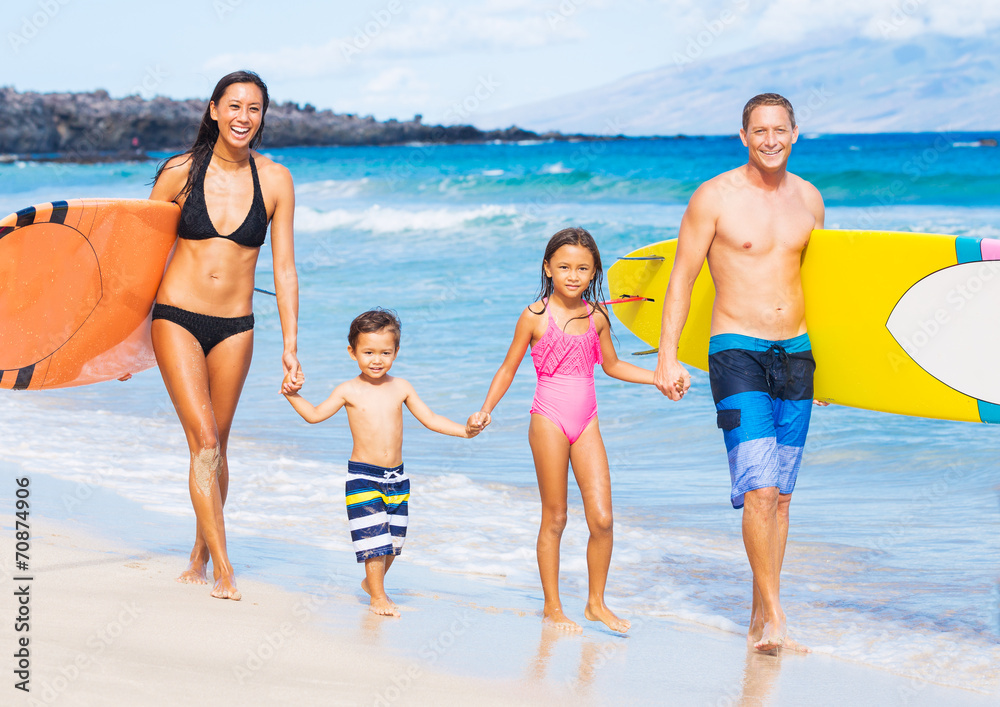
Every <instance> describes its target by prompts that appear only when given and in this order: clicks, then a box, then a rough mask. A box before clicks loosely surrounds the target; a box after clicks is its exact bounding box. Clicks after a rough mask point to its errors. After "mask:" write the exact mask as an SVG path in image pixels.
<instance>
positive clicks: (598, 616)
mask: <svg viewBox="0 0 1000 707" xmlns="http://www.w3.org/2000/svg"><path fill="white" fill-rule="evenodd" d="M583 615H584V616H586V617H587V619H588V620H590V621H600V622H601V623H603V624H604V625H605V626H607V627H608V628H610V629H611V630H612V631H618V632H619V633H625V632H626V631H628V630H629V628H631V626H632V624H631V622H629V621H628V620H626V619H620V618H618V617H617V616H616V615H615V613H614V612H613V611H611V609H609V608H608V607H607V606H606V605H604V604H602V605H600V606H595V607H591V605H590V604H587V608H586V609H584V610H583Z"/></svg>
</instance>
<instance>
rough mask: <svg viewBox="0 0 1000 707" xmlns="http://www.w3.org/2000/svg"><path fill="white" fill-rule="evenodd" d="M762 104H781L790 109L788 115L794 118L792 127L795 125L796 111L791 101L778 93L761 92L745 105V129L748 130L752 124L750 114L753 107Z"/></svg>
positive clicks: (787, 109)
mask: <svg viewBox="0 0 1000 707" xmlns="http://www.w3.org/2000/svg"><path fill="white" fill-rule="evenodd" d="M760 106H781V107H782V108H784V109H785V110H786V111H788V117H789V118H791V120H792V127H793V128H794V127H795V111H794V110H792V104H791V102H789V100H788V99H787V98H785V97H784V96H782V95H781V94H778V93H761V94H758V95H756V96H754V97H753V98H751V99H750V100H749V101H747V104H746V105H745V106H743V130H746V129H747V128H748V127H749V125H750V114H751V113H753V109H754V108H759V107H760Z"/></svg>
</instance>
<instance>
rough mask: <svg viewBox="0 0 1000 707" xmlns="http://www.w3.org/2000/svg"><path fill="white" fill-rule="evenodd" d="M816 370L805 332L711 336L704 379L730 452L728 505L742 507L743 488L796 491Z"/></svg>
mask: <svg viewBox="0 0 1000 707" xmlns="http://www.w3.org/2000/svg"><path fill="white" fill-rule="evenodd" d="M815 371H816V362H815V361H814V360H813V356H812V350H811V344H810V343H809V335H808V334H802V335H801V336H797V337H795V338H794V339H783V340H780V341H769V340H767V339H755V338H753V337H750V336H744V335H742V334H719V335H716V336H713V337H712V338H711V339H709V344H708V377H709V380H710V381H711V384H712V397H713V398H714V400H715V409H716V413H717V416H718V425H719V428H720V429H722V433H723V436H724V437H725V440H726V451H727V452H728V453H729V476H730V480H731V482H732V492H731V494H730V498H731V500H732V503H733V508H742V507H743V496H744V494H746V492H747V491H754V490H757V489H762V488H768V487H772V486H776V487H777V488H778V491H779V492H780V493H783V494H789V493H791V492H792V491H793V490H794V489H795V480H796V478H797V477H798V474H799V467H800V466H801V464H802V450H803V448H804V447H805V443H806V433H807V432H808V431H809V416H810V415H811V414H812V400H813V374H814V373H815Z"/></svg>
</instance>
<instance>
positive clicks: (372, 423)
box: [285, 309, 486, 616]
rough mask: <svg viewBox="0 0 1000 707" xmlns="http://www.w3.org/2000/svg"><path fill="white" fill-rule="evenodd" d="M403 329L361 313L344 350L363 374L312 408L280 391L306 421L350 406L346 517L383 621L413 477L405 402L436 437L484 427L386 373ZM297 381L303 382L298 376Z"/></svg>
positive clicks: (380, 313)
mask: <svg viewBox="0 0 1000 707" xmlns="http://www.w3.org/2000/svg"><path fill="white" fill-rule="evenodd" d="M400 329H401V325H400V322H399V319H398V318H397V317H396V314H395V313H394V312H391V311H387V310H384V309H373V310H370V311H368V312H365V313H364V314H361V315H358V317H356V318H355V319H354V321H353V322H351V328H350V332H349V333H348V335H347V341H348V342H349V344H350V345H349V346H348V347H347V352H348V353H349V354H350V355H351V358H352V359H354V360H355V361H357V362H358V368H360V369H361V374H360V375H359V376H358V377H357V378H352V379H351V380H349V381H346V382H344V383H341V384H340V385H338V386H337V387H336V388H334V390H333V392H332V393H331V394H330V397H329V398H327V399H326V400H325V401H324V402H322V403H320V404H319V405H316V406H314V405H312V404H310V403H309V402H308V401H307V400H306V399H305V398H303V397H301V396H300V395H299V394H298V393H286V394H285V397H286V398H287V399H288V402H290V403H291V404H292V407H294V408H295V411H296V412H298V413H299V415H301V416H302V418H303V419H304V420H305V421H306V422H309V423H316V422H322V421H323V420H326V419H327V418H329V417H332V416H333V415H334V414H335V413H336V412H337V411H338V410H340V409H341V408H342V407H346V408H347V423H348V425H349V426H350V428H351V437H352V438H353V440H354V448H353V449H352V450H351V458H350V460H349V461H348V462H347V517H348V520H349V521H350V525H351V539H352V541H353V542H354V551H355V554H356V555H357V558H358V562H364V563H365V580H364V581H363V582H362V583H361V588H362V589H364V590H365V592H367V593H368V595H369V596H371V603H370V611H371V612H372V613H374V614H381V615H383V616H399V609H398V608H397V607H396V604H395V603H393V601H392V600H391V599H389V597H388V596H387V595H386V593H385V586H384V577H385V573H386V572H388V571H389V567H391V566H392V562H393V560H394V559H395V558H396V555H398V554H400V552H401V551H402V549H403V541H404V539H405V538H406V520H407V500H408V499H409V498H410V480H409V479H408V478H407V476H406V474H405V473H404V472H403V405H404V404H405V405H406V407H407V408H409V410H410V412H411V413H413V416H414V417H415V418H417V419H418V420H419V421H420V422H421V423H422V424H423V425H424V427H426V428H428V429H430V430H433V431H434V432H440V433H442V434H447V435H453V436H455V437H475V436H476V435H477V434H479V433H480V432H482V430H483V428H484V427H485V426H486V424H485V420H483V419H482V418H481V417H478V416H476V415H473V416H472V417H471V418H469V422H468V423H467V424H466V425H465V426H464V427H463V426H462V425H460V424H458V423H457V422H452V421H451V420H449V419H447V418H445V417H442V416H441V415H436V414H434V413H433V412H431V410H430V408H428V407H427V405H425V404H424V402H423V401H422V400H421V399H420V398H419V397H417V393H416V392H415V391H414V390H413V386H411V385H410V384H409V383H407V382H406V381H405V380H403V379H402V378H394V377H393V376H390V375H389V369H390V368H392V363H393V361H395V359H396V354H397V353H399V336H400ZM300 376H301V374H300ZM297 382H298V383H300V384H301V382H302V378H301V377H300V379H299V380H298V381H297Z"/></svg>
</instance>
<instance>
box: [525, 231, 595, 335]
mask: <svg viewBox="0 0 1000 707" xmlns="http://www.w3.org/2000/svg"><path fill="white" fill-rule="evenodd" d="M564 245H575V246H580V247H581V248H586V249H587V250H589V251H590V254H591V255H592V256H593V258H594V276H593V277H592V278H590V284H589V285H587V289H586V290H585V291H584V293H583V301H584V302H586V303H587V304H589V305H590V311H589V312H588V313H587V314H581V315H580V316H579V317H573V319H583V318H584V317H589V316H590V315H592V314H593V313H594V312H600V313H601V314H603V315H604V318H605V319H607V320H608V324H609V325H610V324H611V317H609V316H608V310H607V309H606V308H605V307H604V305H603V304H601V302H602V301H603V300H604V267H603V266H602V265H601V252H600V251H599V250H598V249H597V242H596V241H595V240H594V237H593V236H592V235H590V233H589V232H588V231H587V229H585V228H580V227H579V226H573V227H571V228H564V229H563V230H561V231H559V232H558V233H556V234H555V235H554V236H552V238H550V239H549V243H548V245H546V246H545V257H544V258H543V260H542V285H541V287H540V288H539V293H538V297H537V299H539V300H541V301H542V309H541V311H540V312H536V314H541V313H542V312H544V311H545V309H546V306H547V305H546V301H547V300H548V298H549V297H550V296H551V295H552V293H553V292H554V291H555V288H554V287H553V285H552V278H551V277H549V276H548V275H546V274H545V263H548V262H550V261H551V260H552V257H553V256H554V255H555V253H556V251H557V250H559V249H560V248H562V247H563V246H564ZM531 311H533V312H534V310H531ZM573 319H570V320H569V321H567V322H566V324H564V325H563V329H564V330H565V328H566V326H567V325H569V322H571V321H573Z"/></svg>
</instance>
